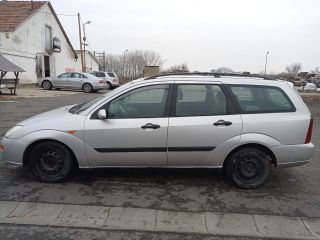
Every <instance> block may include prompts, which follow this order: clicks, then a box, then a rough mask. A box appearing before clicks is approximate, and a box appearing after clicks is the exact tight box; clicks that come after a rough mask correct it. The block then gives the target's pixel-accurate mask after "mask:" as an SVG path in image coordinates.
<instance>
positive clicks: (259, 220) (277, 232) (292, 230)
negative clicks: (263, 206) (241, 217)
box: [253, 215, 316, 239]
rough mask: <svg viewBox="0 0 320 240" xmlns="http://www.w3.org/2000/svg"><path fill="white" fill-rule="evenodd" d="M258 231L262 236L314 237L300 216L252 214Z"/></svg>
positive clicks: (285, 237) (286, 237)
mask: <svg viewBox="0 0 320 240" xmlns="http://www.w3.org/2000/svg"><path fill="white" fill-rule="evenodd" d="M253 219H254V222H255V224H256V226H257V228H258V230H259V232H260V233H261V234H262V235H263V236H264V237H273V238H284V239H316V238H315V237H314V236H313V235H311V233H310V232H309V231H308V229H307V228H306V227H305V226H304V224H303V222H302V220H301V218H298V217H285V216H272V215H253Z"/></svg>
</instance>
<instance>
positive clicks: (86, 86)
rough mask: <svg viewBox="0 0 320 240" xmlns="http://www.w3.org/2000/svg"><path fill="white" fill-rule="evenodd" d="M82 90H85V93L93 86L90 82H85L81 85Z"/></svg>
mask: <svg viewBox="0 0 320 240" xmlns="http://www.w3.org/2000/svg"><path fill="white" fill-rule="evenodd" d="M82 90H83V91H84V92H85V93H91V92H92V90H93V87H92V85H91V84H90V83H85V84H83V86H82Z"/></svg>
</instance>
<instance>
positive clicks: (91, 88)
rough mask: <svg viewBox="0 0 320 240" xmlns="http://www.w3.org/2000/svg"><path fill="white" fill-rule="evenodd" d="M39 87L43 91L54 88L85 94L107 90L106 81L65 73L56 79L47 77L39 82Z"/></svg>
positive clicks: (74, 73) (79, 74)
mask: <svg viewBox="0 0 320 240" xmlns="http://www.w3.org/2000/svg"><path fill="white" fill-rule="evenodd" d="M39 86H40V87H42V88H43V89H45V90H51V89H52V88H55V89H56V90H60V89H73V90H83V91H84V92H86V93H90V92H97V91H99V90H103V89H108V85H107V82H106V80H103V79H100V78H97V77H96V76H94V75H91V74H89V73H79V72H67V73H63V74H60V75H58V76H56V77H47V78H44V79H43V80H42V81H40V82H39Z"/></svg>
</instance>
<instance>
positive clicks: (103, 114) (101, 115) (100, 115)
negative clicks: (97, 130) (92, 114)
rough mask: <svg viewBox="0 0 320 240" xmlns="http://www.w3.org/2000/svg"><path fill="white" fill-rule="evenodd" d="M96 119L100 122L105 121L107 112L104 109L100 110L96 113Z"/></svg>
mask: <svg viewBox="0 0 320 240" xmlns="http://www.w3.org/2000/svg"><path fill="white" fill-rule="evenodd" d="M98 118H99V119H101V120H104V119H107V111H106V110H105V109H100V110H99V112H98Z"/></svg>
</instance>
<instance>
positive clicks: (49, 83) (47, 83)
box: [42, 80, 52, 90]
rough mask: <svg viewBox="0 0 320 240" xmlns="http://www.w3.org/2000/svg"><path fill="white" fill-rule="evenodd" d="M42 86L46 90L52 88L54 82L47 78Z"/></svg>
mask: <svg viewBox="0 0 320 240" xmlns="http://www.w3.org/2000/svg"><path fill="white" fill-rule="evenodd" d="M42 87H43V89H44V90H51V89H52V84H51V82H50V81H48V80H46V81H43V83H42Z"/></svg>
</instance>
